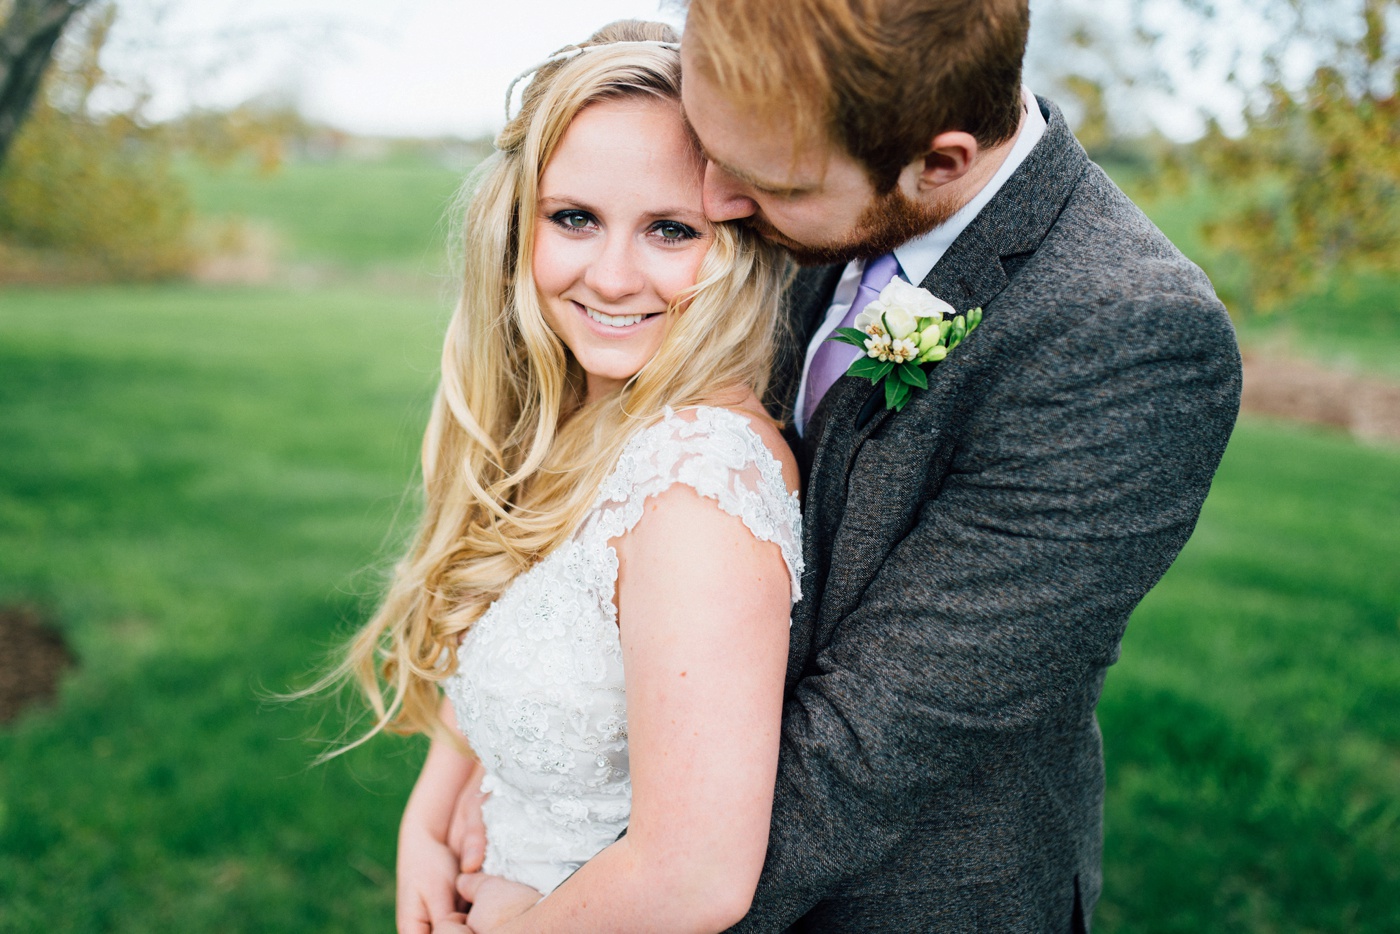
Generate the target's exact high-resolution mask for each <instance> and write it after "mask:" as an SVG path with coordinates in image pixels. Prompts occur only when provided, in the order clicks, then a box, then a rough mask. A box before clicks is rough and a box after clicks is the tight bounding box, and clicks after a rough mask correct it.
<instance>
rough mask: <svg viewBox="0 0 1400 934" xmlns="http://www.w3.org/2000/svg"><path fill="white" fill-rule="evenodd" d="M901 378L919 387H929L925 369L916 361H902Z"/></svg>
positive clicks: (900, 366) (899, 371)
mask: <svg viewBox="0 0 1400 934" xmlns="http://www.w3.org/2000/svg"><path fill="white" fill-rule="evenodd" d="M898 373H899V378H900V380H902V381H903V382H905V383H907V384H908V385H910V386H917V387H918V388H919V389H927V388H928V377H927V376H925V375H924V371H923V369H922V368H921V367H920V366H919V365H918V364H916V363H901V364H900V365H899V370H898Z"/></svg>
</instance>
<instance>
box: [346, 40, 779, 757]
mask: <svg viewBox="0 0 1400 934" xmlns="http://www.w3.org/2000/svg"><path fill="white" fill-rule="evenodd" d="M675 39H676V37H675V34H674V32H672V31H671V29H670V28H669V27H667V26H665V25H662V24H658V23H643V22H638V21H624V22H619V23H614V24H612V25H610V26H607V27H604V28H603V29H602V30H599V32H597V33H595V34H594V35H593V36H592V37H590V39H589V40H588V41H587V42H586V43H584V44H583V45H584V47H586V49H587V51H586V52H585V53H584V54H579V55H575V56H572V57H568V58H563V59H561V60H557V61H553V60H552V61H550V62H549V63H547V64H546V65H544V66H542V67H541V68H540V69H539V71H538V72H537V73H536V74H535V77H534V79H533V80H532V81H531V82H530V84H529V85H528V86H527V87H526V89H525V92H524V95H523V103H522V106H521V110H520V113H519V114H518V115H517V116H516V117H514V118H513V119H512V120H511V121H510V122H509V123H508V124H507V125H506V127H505V129H503V130H502V131H501V133H500V135H499V136H498V138H497V140H496V147H497V152H496V153H495V154H493V155H492V156H491V157H490V159H488V160H487V164H486V165H485V166H483V171H482V174H481V176H480V179H481V180H480V183H479V185H478V186H477V187H476V189H475V191H474V193H473V194H472V195H471V198H470V204H469V206H468V209H467V216H466V233H465V249H464V258H465V267H464V272H463V283H462V293H461V297H460V299H459V301H458V303H457V307H456V310H455V312H454V313H453V316H452V321H451V323H450V324H449V326H448V329H447V337H446V341H445V342H444V345H443V352H442V378H441V383H440V385H439V387H438V391H437V395H436V398H435V400H434V402H433V407H432V415H431V418H430V419H429V422H428V428H427V432H426V434H425V436H424V438H423V450H422V472H423V490H424V504H423V514H422V518H421V521H420V524H419V527H418V530H417V534H416V537H415V539H414V541H413V543H412V545H411V547H410V548H409V550H408V553H407V554H406V555H405V556H404V557H403V559H402V560H401V561H400V562H399V564H398V566H397V567H396V568H395V571H394V574H393V579H392V582H391V583H390V586H389V590H388V593H387V595H386V597H385V598H384V601H383V603H382V604H381V605H380V607H379V609H378V610H377V612H375V614H374V615H373V617H372V618H371V619H370V620H369V622H368V623H367V624H365V626H364V627H363V628H362V629H361V630H360V631H359V633H358V634H357V635H356V636H355V638H354V639H353V641H352V643H351V644H350V646H349V649H348V651H347V654H346V657H345V659H344V661H343V662H342V664H341V665H340V667H339V668H338V669H337V671H336V672H335V673H333V674H332V675H331V678H337V677H340V678H344V677H350V678H353V679H354V680H355V681H357V682H358V684H359V686H360V688H361V689H362V690H363V692H364V694H365V695H366V697H367V699H368V701H369V705H370V707H371V708H372V709H373V711H374V715H375V722H374V724H373V726H372V727H371V728H370V730H369V731H368V732H367V733H366V734H364V735H363V736H361V737H360V738H359V739H358V740H356V741H355V742H354V743H352V744H351V746H347V747H345V748H351V747H352V746H354V745H358V744H359V743H361V742H364V741H365V740H366V739H368V738H370V737H371V736H373V735H375V734H376V733H378V732H380V731H383V730H389V731H392V732H399V733H416V732H423V733H430V734H431V733H437V732H438V731H439V730H440V727H441V724H440V723H439V720H438V713H437V709H438V706H439V690H438V682H440V681H442V680H443V679H444V678H446V677H447V676H448V675H450V674H451V673H452V672H453V671H454V670H455V668H456V650H457V646H458V645H459V643H460V641H461V638H462V636H463V634H464V633H465V632H466V631H467V630H468V629H469V628H470V627H471V625H472V624H473V623H474V622H475V621H476V620H477V619H478V618H479V617H480V616H481V614H482V613H483V612H485V610H486V608H487V607H488V606H490V604H491V602H492V601H493V600H495V599H496V598H497V597H499V596H500V595H501V593H502V592H503V591H504V590H505V589H506V588H507V587H508V586H509V585H510V583H511V581H513V580H514V579H515V578H516V576H517V575H519V574H520V573H521V572H522V571H524V570H526V569H527V568H529V567H530V566H531V565H532V564H533V563H534V562H536V561H538V560H539V559H541V558H542V557H544V556H545V555H547V554H549V553H550V552H551V551H553V550H554V549H555V548H557V547H558V546H559V545H560V544H561V543H563V542H564V541H565V540H566V539H567V538H568V537H569V536H570V535H571V534H572V533H573V531H574V530H575V528H576V527H577V526H578V524H579V523H580V522H581V521H582V519H583V517H584V514H585V513H586V512H587V510H588V509H589V507H590V506H591V505H592V502H593V499H594V497H595V495H596V492H597V490H598V487H599V486H600V485H601V483H602V481H603V479H604V477H605V476H606V475H607V473H608V472H609V470H610V469H611V468H612V467H613V465H614V463H615V461H616V459H617V457H618V455H619V453H620V451H621V448H622V446H623V444H624V443H625V442H626V440H627V438H628V437H629V436H630V435H631V434H632V433H633V432H634V431H635V430H636V429H637V428H638V427H640V426H643V425H647V424H650V423H652V422H654V421H656V420H657V419H659V418H660V417H661V416H662V414H663V412H664V410H665V409H666V408H667V407H668V406H669V407H675V408H679V407H682V406H689V405H695V404H698V403H702V402H705V401H707V400H713V399H715V398H716V394H717V393H723V392H725V391H732V390H736V389H740V388H747V389H751V390H752V391H753V392H754V393H756V394H758V395H759V396H762V394H763V392H764V389H765V388H766V384H767V380H768V369H769V366H770V361H771V357H772V353H773V344H774V329H775V327H776V324H777V318H778V314H777V312H778V303H779V300H780V293H781V290H782V287H783V285H784V284H785V282H786V279H787V276H788V271H789V265H788V261H787V259H786V257H785V256H784V255H783V254H782V253H780V252H779V251H778V250H777V249H776V248H774V247H772V246H770V245H768V244H766V243H765V242H764V241H762V240H761V239H760V238H758V237H757V236H755V235H754V234H752V233H751V232H749V231H747V230H745V229H742V228H740V227H736V226H731V225H727V224H721V225H716V227H715V231H714V237H713V238H712V242H711V245H710V247H709V249H708V251H707V253H706V256H705V258H704V260H703V262H702V263H701V266H700V270H699V273H698V277H697V278H698V281H697V282H696V283H695V285H694V286H693V287H692V288H690V289H688V290H686V291H685V292H684V293H683V294H682V295H681V296H679V297H678V298H677V299H676V300H675V301H673V303H672V306H671V307H670V308H668V309H667V312H666V314H667V316H668V318H669V319H670V320H669V321H668V330H667V333H666V336H665V338H664V340H663V342H662V344H661V346H660V348H659V349H658V350H657V352H656V355H655V356H654V357H653V358H652V359H651V360H650V361H649V362H648V363H646V364H645V365H644V366H643V367H642V369H641V370H640V372H638V373H637V374H636V375H635V376H634V377H632V378H631V379H630V380H629V381H628V382H627V383H626V385H625V386H624V387H623V388H622V389H621V390H620V391H618V392H614V393H612V394H610V395H608V396H606V397H605V398H602V399H600V400H597V401H594V402H591V403H587V404H585V401H584V394H583V386H584V382H583V372H582V370H581V368H580V367H579V365H578V363H577V361H575V360H574V359H573V358H572V356H571V355H570V354H569V352H568V350H567V348H566V347H565V346H564V344H563V343H562V342H561V341H560V339H559V337H558V336H557V335H556V334H555V333H554V332H553V331H552V330H551V329H550V327H549V326H548V325H547V324H546V322H545V318H544V315H543V313H542V310H541V306H540V300H539V297H538V294H537V291H536V289H535V286H534V279H533V272H532V266H531V254H532V246H533V243H534V236H535V227H536V211H535V204H536V202H537V200H538V196H539V181H540V177H541V175H542V174H543V172H544V169H545V166H546V165H547V164H548V163H549V160H550V157H551V156H552V155H553V153H554V151H555V149H556V147H557V146H558V145H559V142H560V140H561V139H562V138H563V136H564V133H565V131H566V130H567V129H568V127H569V124H570V123H571V121H572V120H573V118H574V117H575V116H576V115H577V114H578V113H579V112H581V111H582V110H583V109H584V108H585V107H588V106H589V105H590V104H593V103H596V102H598V101H604V100H613V99H618V98H626V97H633V96H638V95H655V96H657V97H660V98H663V99H667V100H674V101H676V102H677V106H678V107H679V101H680V60H679V55H678V53H677V52H675V51H673V50H671V49H668V48H665V47H662V46H659V45H653V44H643V43H647V42H656V41H661V42H674V41H675ZM342 751H343V750H342Z"/></svg>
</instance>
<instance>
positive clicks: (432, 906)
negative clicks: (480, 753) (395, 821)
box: [395, 700, 481, 934]
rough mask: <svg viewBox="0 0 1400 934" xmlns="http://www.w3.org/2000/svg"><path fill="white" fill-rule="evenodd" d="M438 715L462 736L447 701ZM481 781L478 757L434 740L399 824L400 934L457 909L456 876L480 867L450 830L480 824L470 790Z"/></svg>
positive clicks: (422, 932)
mask: <svg viewBox="0 0 1400 934" xmlns="http://www.w3.org/2000/svg"><path fill="white" fill-rule="evenodd" d="M439 715H440V716H441V718H442V721H443V723H444V724H445V725H446V727H447V729H449V730H451V731H452V732H453V733H454V734H456V735H457V736H459V737H460V736H461V734H460V733H459V732H458V731H457V725H456V718H455V717H454V716H453V713H452V707H451V703H450V702H449V701H447V700H444V701H443V702H442V707H441V710H440V714H439ZM465 742H466V741H465V740H463V743H464V744H465ZM480 783H481V774H480V767H479V766H478V765H477V763H476V761H475V760H474V759H472V758H471V757H469V756H464V755H463V754H462V753H461V752H460V751H458V749H457V748H456V747H455V746H454V745H453V744H452V743H451V742H450V741H448V740H447V739H446V738H445V737H435V738H434V739H433V742H432V745H431V746H430V747H429V749H428V757H427V759H426V760H425V761H424V762H423V771H422V772H420V773H419V775H418V781H417V782H416V783H415V784H414V786H413V792H412V793H411V794H410V795H409V797H408V803H407V804H406V805H405V806H404V811H403V819H402V820H401V821H400V823H399V849H398V859H397V867H396V875H397V878H398V886H397V894H396V899H395V901H396V910H395V920H396V922H397V926H398V931H399V934H427V932H428V931H429V930H430V925H431V922H432V921H433V920H435V919H438V918H442V917H444V916H446V915H447V914H449V913H451V912H453V911H456V910H457V907H456V903H457V891H456V881H457V874H458V872H460V871H462V870H463V869H475V868H476V867H477V866H478V865H480V855H479V854H473V853H460V852H458V850H459V849H460V848H461V843H460V842H458V843H457V844H456V845H455V846H454V841H453V838H452V833H451V831H452V826H453V822H454V819H455V820H457V821H461V820H463V819H466V820H468V821H470V820H471V819H472V818H473V817H475V819H476V821H477V822H478V823H479V821H480V800H479V797H478V796H477V795H474V794H473V793H472V792H473V789H472V788H471V787H470V786H472V785H476V786H478V787H479V786H480ZM470 804H475V807H476V812H475V814H466V815H465V816H462V815H459V814H458V812H459V811H461V810H462V807H463V806H464V805H470ZM466 839H468V840H472V841H474V840H475V839H476V835H473V834H467V835H466Z"/></svg>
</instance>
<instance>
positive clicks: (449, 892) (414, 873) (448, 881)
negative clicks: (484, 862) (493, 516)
mask: <svg viewBox="0 0 1400 934" xmlns="http://www.w3.org/2000/svg"><path fill="white" fill-rule="evenodd" d="M415 817H416V815H414V814H412V813H405V815H404V821H403V824H402V825H401V826H400V828H399V855H398V867H397V872H396V875H397V878H398V892H397V896H396V898H395V902H396V906H397V910H396V921H397V926H398V932H399V934H428V932H429V931H430V930H435V928H433V927H432V924H433V922H435V921H436V920H437V919H438V918H442V917H445V916H446V915H448V914H450V913H452V912H455V911H457V910H458V899H457V889H456V880H457V874H458V872H459V871H460V870H459V869H458V865H459V862H458V859H457V854H456V853H454V852H452V850H451V848H449V847H448V846H447V844H446V843H444V842H443V841H442V840H439V839H438V838H437V837H436V836H434V835H433V833H432V831H431V830H429V829H428V828H427V827H426V826H423V825H422V824H421V823H420V822H418V821H417V820H415Z"/></svg>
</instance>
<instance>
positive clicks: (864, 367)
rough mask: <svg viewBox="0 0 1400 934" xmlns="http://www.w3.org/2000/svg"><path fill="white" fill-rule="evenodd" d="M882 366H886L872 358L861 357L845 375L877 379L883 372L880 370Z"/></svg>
mask: <svg viewBox="0 0 1400 934" xmlns="http://www.w3.org/2000/svg"><path fill="white" fill-rule="evenodd" d="M884 366H886V364H884V363H881V362H880V361H879V360H876V359H875V358H874V357H861V358H860V359H859V360H857V361H856V362H855V363H852V364H851V368H850V369H848V370H847V371H846V375H848V376H863V377H865V378H866V379H878V378H879V377H880V375H881V374H882V373H883V372H884V371H883V370H882V369H881V368H882V367H884Z"/></svg>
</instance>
